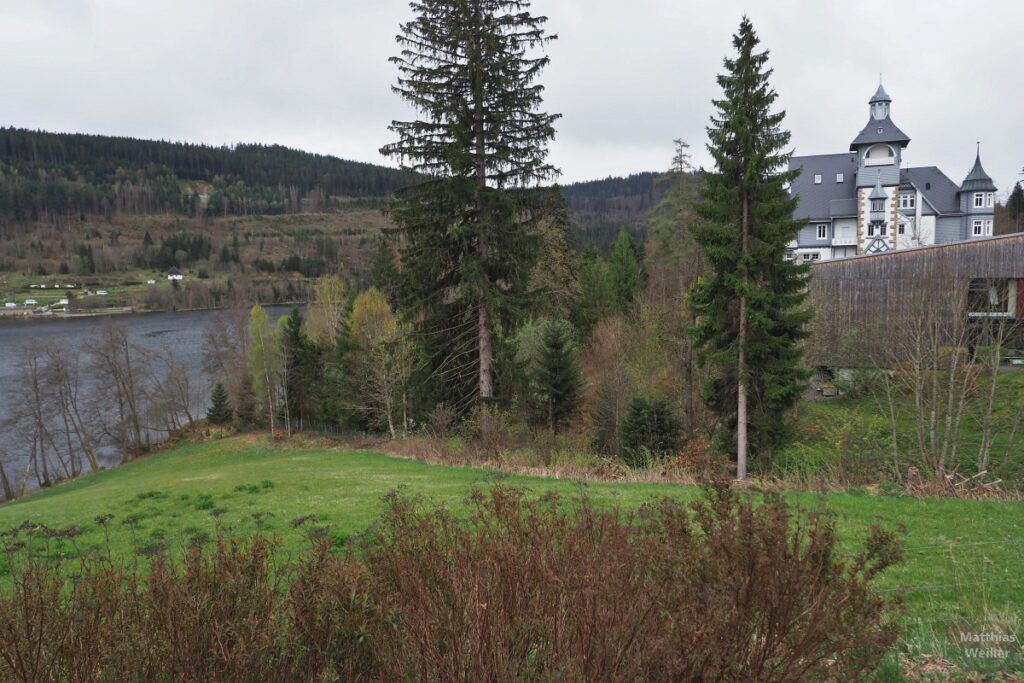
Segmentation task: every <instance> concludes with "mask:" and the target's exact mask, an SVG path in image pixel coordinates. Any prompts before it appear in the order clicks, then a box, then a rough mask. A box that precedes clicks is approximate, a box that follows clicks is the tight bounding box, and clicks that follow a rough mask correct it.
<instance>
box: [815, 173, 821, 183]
mask: <svg viewBox="0 0 1024 683" xmlns="http://www.w3.org/2000/svg"><path fill="white" fill-rule="evenodd" d="M814 184H815V185H821V174H820V173H815V174H814Z"/></svg>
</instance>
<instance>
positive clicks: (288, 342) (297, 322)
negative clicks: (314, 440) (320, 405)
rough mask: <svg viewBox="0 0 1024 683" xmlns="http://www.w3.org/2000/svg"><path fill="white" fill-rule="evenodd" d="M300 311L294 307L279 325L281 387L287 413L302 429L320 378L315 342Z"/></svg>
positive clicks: (313, 402) (313, 401)
mask: <svg viewBox="0 0 1024 683" xmlns="http://www.w3.org/2000/svg"><path fill="white" fill-rule="evenodd" d="M304 322H305V321H304V319H303V317H302V311H300V310H299V309H298V307H295V308H293V309H292V310H291V312H290V313H289V314H288V317H287V318H285V320H284V322H283V324H282V327H281V352H282V357H283V358H282V359H283V361H284V389H285V396H286V398H287V409H288V413H287V414H288V417H289V418H290V420H291V421H294V422H295V423H296V425H297V427H298V429H300V430H301V429H302V428H303V427H304V426H305V424H306V423H307V422H308V420H309V417H310V409H311V407H312V405H311V404H315V403H316V401H315V398H314V394H315V393H316V388H317V387H318V385H319V383H320V382H319V380H320V363H319V358H318V357H317V350H316V346H315V345H314V343H313V341H312V340H311V339H310V338H309V336H308V335H307V334H306V329H305V325H304Z"/></svg>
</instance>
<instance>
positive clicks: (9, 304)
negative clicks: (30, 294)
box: [4, 301, 18, 308]
mask: <svg viewBox="0 0 1024 683" xmlns="http://www.w3.org/2000/svg"><path fill="white" fill-rule="evenodd" d="M17 307H18V304H16V303H14V302H13V301H8V302H7V303H5V304H4V308H17Z"/></svg>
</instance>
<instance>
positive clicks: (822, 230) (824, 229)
mask: <svg viewBox="0 0 1024 683" xmlns="http://www.w3.org/2000/svg"><path fill="white" fill-rule="evenodd" d="M818 239H819V240H827V239H828V223H819V224H818Z"/></svg>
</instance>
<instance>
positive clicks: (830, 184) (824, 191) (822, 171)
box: [789, 152, 857, 220]
mask: <svg viewBox="0 0 1024 683" xmlns="http://www.w3.org/2000/svg"><path fill="white" fill-rule="evenodd" d="M789 169H790V170H795V169H802V170H803V172H802V173H801V174H800V175H798V176H797V177H796V179H795V180H794V181H793V184H792V185H791V186H790V188H789V194H790V196H796V197H799V201H798V202H797V206H796V209H795V210H794V211H793V218H794V219H795V220H828V219H829V218H833V217H838V216H839V215H844V216H845V215H847V214H848V209H847V207H848V206H849V205H850V202H847V201H836V200H854V199H856V197H857V179H856V178H855V177H854V176H855V175H856V173H857V159H856V156H855V155H853V154H850V153H849V152H843V153H841V154H815V155H813V156H805V157H792V158H791V159H790V160H789ZM838 173H842V174H843V182H841V183H837V182H836V174H838ZM815 175H820V176H821V184H820V185H815V184H814V176H815ZM836 212H839V213H836ZM852 215H855V214H852Z"/></svg>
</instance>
